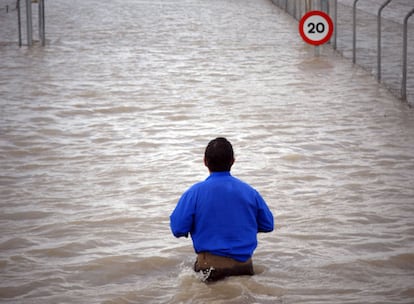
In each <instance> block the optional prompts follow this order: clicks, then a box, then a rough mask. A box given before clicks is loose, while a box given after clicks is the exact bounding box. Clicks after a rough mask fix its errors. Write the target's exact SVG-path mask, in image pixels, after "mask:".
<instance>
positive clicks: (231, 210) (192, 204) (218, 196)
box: [171, 172, 273, 262]
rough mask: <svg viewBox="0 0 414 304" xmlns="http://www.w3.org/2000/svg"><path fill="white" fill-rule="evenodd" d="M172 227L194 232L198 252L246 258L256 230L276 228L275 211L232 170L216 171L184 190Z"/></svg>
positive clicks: (175, 230)
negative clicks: (274, 226) (234, 175)
mask: <svg viewBox="0 0 414 304" xmlns="http://www.w3.org/2000/svg"><path fill="white" fill-rule="evenodd" d="M185 218H186V219H187V220H183V219H185ZM182 223H187V225H181V224H182ZM171 228H172V230H173V233H174V235H176V236H177V235H178V236H179V235H180V234H182V233H185V232H189V233H191V237H192V239H193V244H194V249H195V251H196V252H197V253H199V252H210V253H212V254H215V255H219V256H226V257H231V258H233V259H235V260H237V261H242V262H243V261H246V260H247V259H249V258H250V257H251V256H252V254H253V251H254V249H255V248H256V246H257V237H256V235H257V233H258V232H259V231H260V232H269V231H272V230H273V215H272V214H271V212H270V210H269V209H268V207H267V206H266V203H265V202H264V200H263V198H262V197H261V196H260V194H259V193H258V192H257V191H256V190H254V189H253V188H252V187H251V186H249V185H248V184H246V183H244V182H242V181H240V180H239V179H237V178H235V177H233V176H231V174H230V172H213V173H211V174H210V176H209V177H208V178H207V179H206V180H205V181H203V182H200V183H197V184H195V185H194V186H192V187H191V188H190V189H189V190H187V191H186V192H185V193H184V194H183V196H182V198H181V199H180V201H179V202H178V204H177V207H176V210H175V211H174V213H173V214H172V215H171Z"/></svg>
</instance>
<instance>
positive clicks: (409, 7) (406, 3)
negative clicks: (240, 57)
mask: <svg viewBox="0 0 414 304" xmlns="http://www.w3.org/2000/svg"><path fill="white" fill-rule="evenodd" d="M272 2H273V3H274V4H275V5H276V6H278V7H279V8H281V9H283V10H284V11H285V12H286V13H288V14H290V15H292V16H293V17H294V18H295V19H297V20H300V18H301V17H302V16H303V15H304V14H305V13H306V12H308V11H310V10H322V11H325V12H326V13H328V14H329V15H330V16H331V18H332V20H333V23H334V33H333V36H332V38H331V41H330V43H331V46H332V47H333V49H335V50H337V51H339V52H341V53H342V55H343V56H344V57H348V58H352V62H353V63H354V64H358V65H360V66H362V67H363V68H365V69H367V70H368V71H370V72H372V74H374V75H376V79H377V81H378V82H380V83H383V84H384V85H385V86H386V87H388V88H389V89H390V91H391V92H393V93H394V94H395V95H397V96H398V97H400V98H401V99H403V100H404V101H407V102H408V103H409V104H411V103H414V45H413V44H414V39H411V40H412V41H409V37H408V36H409V35H408V33H409V32H411V31H414V23H409V18H410V17H411V16H412V15H413V14H414V1H412V0H383V1H380V3H379V2H378V1H367V0H353V2H352V3H349V1H341V0H272ZM393 2H394V3H396V6H395V7H393V4H394V3H393ZM364 4H365V5H368V4H369V5H371V7H368V9H367V7H365V8H366V9H365V10H364V9H361V8H360V6H363V5H364ZM373 5H379V7H378V10H373V7H372V6H373ZM386 11H388V13H390V12H391V13H393V14H392V15H393V18H391V19H390V18H385V17H384V14H383V12H386ZM372 12H374V13H372ZM375 12H376V15H375ZM407 12H408V13H407ZM399 15H401V16H399ZM396 16H397V17H396ZM384 23H386V27H384V26H383V25H384ZM375 34H376V35H375ZM375 36H376V39H375ZM400 37H401V38H400ZM411 37H412V35H410V38H411ZM350 38H351V39H350ZM409 42H411V44H409ZM384 50H385V51H386V53H387V54H386V56H385V55H384ZM400 54H401V55H400ZM408 54H411V56H409V55H408ZM384 65H386V69H384Z"/></svg>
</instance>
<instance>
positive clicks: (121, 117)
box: [0, 0, 414, 304]
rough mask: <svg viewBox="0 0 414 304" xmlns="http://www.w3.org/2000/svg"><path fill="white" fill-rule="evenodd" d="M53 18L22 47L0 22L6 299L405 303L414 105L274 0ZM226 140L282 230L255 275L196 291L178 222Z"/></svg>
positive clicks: (412, 281) (120, 8)
mask: <svg viewBox="0 0 414 304" xmlns="http://www.w3.org/2000/svg"><path fill="white" fill-rule="evenodd" d="M10 2H11V3H14V1H10ZM46 15H47V20H46V22H47V25H46V27H47V35H46V37H47V45H46V47H41V46H39V45H38V44H35V45H34V46H33V47H32V48H27V47H22V48H18V46H17V43H16V37H17V32H16V31H17V30H16V26H15V24H14V23H13V22H15V15H14V14H12V13H9V14H7V15H6V14H5V13H4V12H1V17H2V18H1V19H0V22H1V23H0V54H1V60H0V100H1V107H0V231H1V236H0V302H2V303H42V304H44V303H105V304H109V303H111V304H112V303H120V304H121V303H174V304H178V303H226V304H230V303H238V304H239V303H246V304H247V303H284V304H285V303H291V304H296V303H407V304H408V303H413V302H414V288H413V286H414V222H413V217H414V187H413V185H414V153H413V152H414V111H413V109H411V108H409V107H408V106H407V105H406V104H404V103H402V102H401V101H400V100H399V99H397V98H395V97H394V96H393V95H392V94H391V93H390V92H389V91H387V90H386V89H385V88H384V87H382V86H381V85H379V84H378V83H377V82H376V81H375V79H374V78H373V76H371V75H370V74H369V73H368V72H366V71H365V70H363V69H362V68H358V67H356V66H353V65H352V63H351V62H350V61H349V60H346V59H343V58H342V57H341V56H340V55H338V54H337V53H335V52H333V51H332V50H331V48H330V47H329V46H324V47H322V48H321V55H320V57H314V50H313V48H312V47H310V46H307V45H305V44H304V43H303V41H302V39H301V38H300V36H299V34H298V32H297V22H296V21H294V20H293V19H292V18H291V17H289V16H288V15H285V13H284V12H283V11H281V10H279V9H278V8H276V6H274V5H273V4H272V3H271V1H268V0H257V1H249V0H220V1H219V0H211V1H201V0H169V1H148V0H122V1H121V0H114V1H98V0H82V1H81V0H74V1H63V0H55V1H48V2H47V3H46ZM3 17H4V18H3ZM36 39H37V38H36ZM217 136H225V137H227V138H228V139H229V140H230V141H231V142H232V144H233V147H234V150H235V157H236V163H235V164H234V166H233V170H232V173H233V175H234V176H236V177H238V178H240V179H242V180H244V181H246V182H248V183H250V184H251V185H253V186H254V187H255V188H256V189H257V190H259V191H260V193H261V194H262V195H263V197H264V198H265V200H266V202H267V203H268V205H269V207H270V208H271V209H272V212H273V213H274V215H275V225H276V229H275V231H274V232H272V233H270V234H262V235H259V245H258V248H257V250H256V252H255V255H254V258H253V259H254V265H255V271H256V275H255V276H252V277H232V278H228V279H226V280H224V281H222V282H217V283H213V284H205V283H203V282H201V280H200V278H199V277H198V276H197V275H196V274H195V273H194V272H193V271H192V266H193V263H194V259H195V255H194V253H193V248H192V243H191V240H190V239H175V238H174V237H173V236H172V234H171V232H170V228H169V215H170V213H171V212H172V210H173V209H174V207H175V204H176V202H177V200H178V198H179V196H180V195H181V193H182V192H183V191H185V190H186V189H187V188H188V187H189V186H190V185H191V184H193V183H195V182H197V181H200V180H203V179H205V178H206V177H207V175H208V171H207V169H206V168H205V167H204V165H203V153H204V148H205V146H206V145H207V143H208V141H209V140H210V139H212V138H215V137H217Z"/></svg>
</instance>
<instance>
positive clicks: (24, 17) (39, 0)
mask: <svg viewBox="0 0 414 304" xmlns="http://www.w3.org/2000/svg"><path fill="white" fill-rule="evenodd" d="M12 2H14V3H12ZM33 4H38V8H37V12H38V16H37V20H38V22H39V24H38V27H37V28H36V27H34V26H33V20H34V19H35V20H36V14H35V15H33V11H34V10H33V9H32V5H33ZM3 10H4V11H5V13H6V14H7V15H9V14H10V15H12V14H16V12H17V14H16V15H17V31H18V44H19V47H21V46H22V45H23V39H22V36H23V33H24V34H26V36H27V46H29V47H31V46H32V45H33V41H34V39H33V32H34V29H37V30H38V31H39V41H40V43H41V45H42V46H45V44H46V31H45V0H23V1H22V0H9V1H8V2H6V3H5V6H4V9H3V7H2V6H1V5H0V11H3ZM13 23H14V22H13Z"/></svg>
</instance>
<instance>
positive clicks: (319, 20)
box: [299, 11, 334, 45]
mask: <svg viewBox="0 0 414 304" xmlns="http://www.w3.org/2000/svg"><path fill="white" fill-rule="evenodd" d="M333 30H334V25H333V22H332V19H331V17H329V15H328V14H327V13H325V12H322V11H310V12H307V13H306V14H305V15H304V16H303V17H302V19H300V22H299V33H300V35H301V37H302V39H303V40H305V42H307V43H309V44H312V45H321V44H324V43H326V42H328V41H329V39H331V36H332V33H333Z"/></svg>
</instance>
